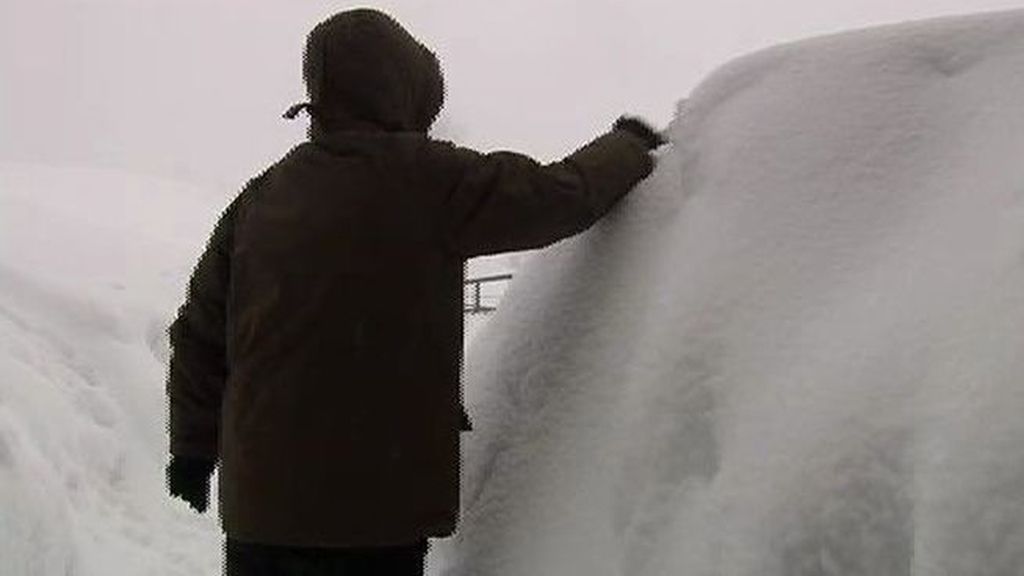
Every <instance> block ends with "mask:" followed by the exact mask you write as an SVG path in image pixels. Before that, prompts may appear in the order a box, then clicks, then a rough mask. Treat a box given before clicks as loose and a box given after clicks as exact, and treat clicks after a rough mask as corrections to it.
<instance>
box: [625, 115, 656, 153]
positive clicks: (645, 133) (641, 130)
mask: <svg viewBox="0 0 1024 576" xmlns="http://www.w3.org/2000/svg"><path fill="white" fill-rule="evenodd" d="M612 129H613V130H625V131H626V132H629V133H631V134H634V135H636V136H637V137H639V138H640V139H641V140H643V141H644V143H645V144H646V146H647V149H648V150H654V149H655V148H657V147H658V146H661V145H662V144H665V143H667V140H665V137H664V136H662V135H661V134H660V133H658V132H657V131H656V130H655V129H654V128H651V126H650V124H648V123H647V122H644V121H643V120H641V119H640V118H637V117H635V116H619V119H618V120H616V121H615V124H613V125H612Z"/></svg>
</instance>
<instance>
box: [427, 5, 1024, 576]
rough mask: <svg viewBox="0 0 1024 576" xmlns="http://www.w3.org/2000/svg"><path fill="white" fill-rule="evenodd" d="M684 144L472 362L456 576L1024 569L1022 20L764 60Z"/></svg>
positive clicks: (853, 41)
mask: <svg viewBox="0 0 1024 576" xmlns="http://www.w3.org/2000/svg"><path fill="white" fill-rule="evenodd" d="M666 73H671V71H666ZM670 133H671V140H672V142H671V145H670V146H668V147H666V148H664V149H663V150H662V151H661V152H660V153H659V158H658V165H657V168H656V170H655V172H654V174H652V176H651V177H650V178H649V179H648V180H647V181H645V182H644V183H643V184H642V185H641V186H640V187H639V188H638V189H637V190H636V191H634V192H633V193H632V194H631V195H630V196H628V197H627V198H626V199H625V200H623V201H622V202H621V203H620V204H618V205H617V206H616V207H615V208H614V210H613V211H612V212H611V213H610V214H609V215H608V216H607V217H606V218H605V219H604V220H602V221H601V222H599V223H598V224H597V225H595V226H594V227H593V228H592V229H590V230H588V231H587V232H586V233H584V234H582V235H580V236H577V237H575V238H572V239H569V240H566V241H563V242H561V243H559V244H557V245H555V246H553V247H551V248H550V249H549V250H547V251H545V252H544V253H543V254H540V255H538V256H536V257H535V258H534V259H533V260H532V261H531V262H530V263H529V264H528V265H527V266H526V267H525V268H524V269H523V270H521V271H520V273H519V274H518V276H517V279H516V280H515V282H514V283H513V284H512V285H511V286H510V287H509V289H508V291H507V292H506V296H505V298H504V300H503V302H502V305H501V308H500V310H499V311H498V312H497V313H496V315H495V317H494V318H493V320H491V322H490V325H489V326H487V327H486V328H485V329H484V331H483V332H482V333H481V334H480V336H479V337H478V338H477V339H476V341H475V342H474V344H473V346H472V347H471V349H470V352H469V356H468V360H467V366H466V383H465V393H466V403H467V409H468V411H469V412H470V414H471V417H472V418H473V421H474V425H475V430H474V431H473V432H470V433H467V434H464V435H463V485H462V504H463V516H462V521H461V525H460V528H459V533H458V534H457V535H456V536H454V537H452V538H450V539H447V540H444V541H439V542H437V543H436V545H435V547H434V550H432V551H431V554H430V556H429V558H428V559H429V563H430V566H431V571H432V573H435V574H444V575H446V576H457V575H470V574H473V575H478V574H486V575H489V576H504V575H509V576H511V575H524V574H538V575H549V574H550V575H558V576H575V575H579V576H583V575H586V576H600V575H620V574H621V575H630V576H643V575H654V574H657V575H669V574H672V575H678V574H688V575H719V574H721V575H729V576H742V575H751V576H753V575H758V576H764V575H785V576H794V575H811V574H814V575H818V574H823V575H824V574H837V575H838V574H842V575H861V574H863V575H873V576H878V575H889V574H893V575H895V574H914V575H933V574H934V575H940V574H941V575H946V574H992V575H996V574H999V575H1010V574H1021V572H1020V570H1021V569H1022V568H1021V567H1022V566H1024V417H1022V414H1024V352H1022V351H1024V160H1022V158H1024V10H1022V11H1012V12H1003V13H993V14H983V15H974V16H966V17H956V18H944V19H938V20H931V21H924V22H914V23H907V24H900V25H894V26H886V27H881V28H875V29H868V30H862V31H854V32H849V33H844V34H839V35H834V36H828V37H822V38H816V39H811V40H807V41H802V42H797V43H793V44H787V45H782V46H778V47H774V48H771V49H768V50H764V51H761V52H757V53H755V54H753V55H750V56H746V57H743V58H740V59H738V60H736V61H733V62H731V63H728V64H727V65H726V66H724V67H722V68H721V69H720V70H718V71H717V72H715V73H714V74H712V75H711V77H710V78H708V79H707V80H706V81H705V82H704V83H702V84H701V85H700V86H699V87H698V88H697V89H696V90H695V91H694V92H693V93H692V94H691V95H690V97H689V98H688V99H686V100H685V101H682V102H681V103H680V105H679V110H678V113H677V116H676V118H675V120H674V122H673V124H672V125H671V128H670Z"/></svg>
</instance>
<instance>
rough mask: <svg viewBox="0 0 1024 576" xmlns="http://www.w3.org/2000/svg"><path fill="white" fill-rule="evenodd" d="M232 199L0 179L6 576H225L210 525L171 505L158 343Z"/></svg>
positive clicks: (89, 181) (103, 180) (0, 542)
mask: <svg viewBox="0 0 1024 576" xmlns="http://www.w3.org/2000/svg"><path fill="white" fill-rule="evenodd" d="M86 199H87V200H86ZM227 200H228V199H227V198H223V197H221V198H217V197H213V196H211V195H209V194H208V193H205V194H204V193H203V191H201V190H196V189H193V188H190V187H187V186H182V185H180V184H176V183H169V182H163V181H160V180H156V179H153V178H149V177H144V176H137V175H130V174H120V173H116V172H108V171H103V170H97V169H87V168H69V167H61V168H58V167H53V166H44V165H19V164H6V165H3V166H0V205H2V206H3V209H2V210H0V574H2V575H3V576H58V575H60V576H70V575H74V576H100V575H104V576H121V575H124V576H129V575H131V576H140V575H145V576H186V575H188V576H193V575H196V574H210V575H212V574H219V573H220V571H221V558H220V557H221V550H220V546H221V541H222V537H221V535H220V532H219V530H218V527H217V517H216V516H215V515H214V514H212V513H209V512H208V513H207V514H206V515H203V516H199V515H196V514H195V513H194V512H193V511H192V510H191V509H190V508H189V507H188V506H187V505H186V504H184V503H183V502H181V501H180V500H177V499H171V498H170V497H169V496H168V495H167V490H166V487H165V484H164V475H163V474H164V473H163V467H164V465H165V464H166V460H167V457H168V439H167V432H166V428H165V427H166V423H167V408H166V406H167V405H166V400H165V396H164V382H165V378H166V374H167V372H166V370H167V368H166V365H167V358H168V343H167V334H166V332H165V330H166V329H167V326H168V325H169V324H170V321H171V319H172V318H173V316H174V314H175V313H176V311H177V306H178V305H179V304H180V303H181V301H182V299H183V297H184V294H185V282H186V280H187V278H188V275H189V273H190V272H191V270H192V267H193V266H194V264H195V259H196V258H197V257H198V254H199V253H200V252H201V251H202V248H203V244H204V242H205V240H206V239H207V238H208V237H209V234H210V230H211V229H212V227H213V223H214V222H215V221H216V218H217V216H218V212H219V210H220V209H221V208H223V206H225V205H226V204H227ZM212 498H213V501H214V502H215V501H216V478H214V481H213V494H212ZM214 508H215V507H214Z"/></svg>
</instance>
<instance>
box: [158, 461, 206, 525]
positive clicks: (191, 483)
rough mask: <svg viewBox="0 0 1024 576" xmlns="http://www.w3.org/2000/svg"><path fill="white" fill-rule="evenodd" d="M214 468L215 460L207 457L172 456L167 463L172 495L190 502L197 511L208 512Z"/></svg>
mask: <svg viewBox="0 0 1024 576" xmlns="http://www.w3.org/2000/svg"><path fill="white" fill-rule="evenodd" d="M213 468H214V462H213V461H211V460H207V459H205V458H189V457H186V456H172V457H171V462H170V464H168V465H167V485H168V487H169V488H170V492H171V496H177V497H179V498H181V499H182V500H184V501H186V502H188V503H189V505H191V506H192V508H194V509H195V510H196V512H199V513H202V512H206V507H207V505H208V504H209V500H210V476H211V475H212V474H213Z"/></svg>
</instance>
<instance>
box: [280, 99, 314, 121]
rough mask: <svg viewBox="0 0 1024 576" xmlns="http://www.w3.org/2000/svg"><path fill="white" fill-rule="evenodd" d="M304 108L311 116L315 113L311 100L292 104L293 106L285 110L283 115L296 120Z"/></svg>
mask: <svg viewBox="0 0 1024 576" xmlns="http://www.w3.org/2000/svg"><path fill="white" fill-rule="evenodd" d="M302 110H306V114H309V115H310V116H312V115H313V105H312V104H310V103H309V102H299V103H298V104H292V106H291V107H289V108H288V109H287V110H285V111H284V115H283V117H284V118H287V119H288V120H294V119H295V117H296V116H298V115H299V112H301V111H302Z"/></svg>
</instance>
